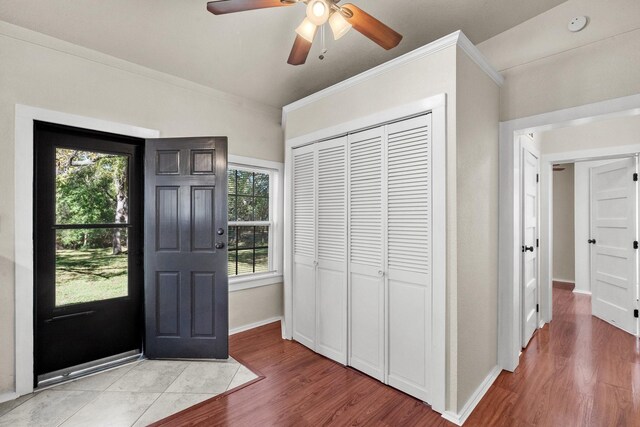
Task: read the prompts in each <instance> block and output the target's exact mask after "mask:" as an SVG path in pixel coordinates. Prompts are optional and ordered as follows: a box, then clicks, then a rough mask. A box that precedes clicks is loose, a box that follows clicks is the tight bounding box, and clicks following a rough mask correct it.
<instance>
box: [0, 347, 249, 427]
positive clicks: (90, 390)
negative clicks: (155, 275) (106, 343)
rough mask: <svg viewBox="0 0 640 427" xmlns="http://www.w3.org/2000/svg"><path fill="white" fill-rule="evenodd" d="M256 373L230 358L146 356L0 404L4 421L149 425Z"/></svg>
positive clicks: (0, 426)
mask: <svg viewBox="0 0 640 427" xmlns="http://www.w3.org/2000/svg"><path fill="white" fill-rule="evenodd" d="M256 378H257V375H256V374H254V373H253V372H252V371H250V370H249V369H248V368H246V367H245V366H243V365H242V364H240V363H238V362H237V361H236V360H234V359H232V358H229V360H228V361H226V362H222V361H177V360H176V361H173V360H171V361H169V360H143V361H139V362H135V363H131V364H128V365H126V366H122V367H119V368H114V369H112V370H109V371H106V372H101V373H99V374H95V375H92V376H89V377H84V378H80V379H78V380H75V381H71V382H68V383H64V384H60V385H57V386H54V387H51V388H48V389H46V390H42V391H39V392H36V393H33V394H30V395H27V396H23V397H20V398H18V399H16V400H14V401H11V402H6V403H1V404H0V427H4V426H47V427H48V426H64V427H68V426H127V427H128V426H146V425H148V424H150V423H152V422H155V421H158V420H160V419H162V418H165V417H167V416H169V415H171V414H174V413H176V412H179V411H181V410H183V409H186V408H188V407H190V406H193V405H195V404H196V403H199V402H202V401H204V400H207V399H209V398H211V397H213V396H216V395H218V394H220V393H224V392H225V391H227V390H231V389H232V388H235V387H238V386H240V385H242V384H245V383H247V382H249V381H252V380H254V379H256Z"/></svg>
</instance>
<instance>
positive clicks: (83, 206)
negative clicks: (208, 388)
mask: <svg viewBox="0 0 640 427" xmlns="http://www.w3.org/2000/svg"><path fill="white" fill-rule="evenodd" d="M143 142H144V140H141V139H138V138H131V137H124V136H119V135H113V134H107V133H102V132H94V131H87V130H82V129H77V128H71V127H66V126H61V125H53V124H48V123H44V122H36V123H35V127H34V144H35V147H34V149H35V194H34V196H35V197H34V216H33V218H34V231H35V233H34V237H35V238H34V256H35V260H34V262H35V299H34V302H35V327H34V333H35V340H34V341H35V363H34V371H35V372H34V373H35V375H34V379H35V381H34V383H35V385H36V386H38V385H39V386H42V385H47V384H49V383H51V382H55V381H59V380H63V379H68V378H69V377H72V376H77V375H80V374H84V373H87V372H90V371H91V370H92V369H93V368H94V366H95V365H102V366H103V367H104V366H105V365H108V364H110V363H114V362H116V361H122V360H123V359H124V360H126V359H127V358H132V357H136V356H137V355H139V354H140V353H141V352H142V349H143V348H142V298H143V280H144V275H143V268H142V264H143V252H142V247H143V244H142V243H143V242H142V236H143V234H142V233H143V229H142V219H143V203H142V200H143V175H142V173H143V152H142V149H143V145H142V144H143Z"/></svg>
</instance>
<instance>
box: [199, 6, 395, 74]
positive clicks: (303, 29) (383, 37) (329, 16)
mask: <svg viewBox="0 0 640 427" xmlns="http://www.w3.org/2000/svg"><path fill="white" fill-rule="evenodd" d="M339 2H340V0H215V1H210V2H209V3H207V10H208V11H209V12H211V13H213V14H214V15H224V14H227V13H234V12H243V11H245V10H255V9H265V8H269V7H281V6H293V5H294V4H297V3H304V4H306V5H307V6H306V8H307V16H306V18H305V19H304V21H302V23H301V24H300V26H299V27H298V28H297V29H296V33H297V35H296V40H295V42H294V43H293V48H292V49H291V54H290V55H289V60H288V61H287V62H288V63H289V64H291V65H302V64H304V63H305V62H306V61H307V56H308V55H309V51H310V50H311V45H312V44H313V39H314V38H315V35H316V31H317V30H318V28H320V27H322V26H323V25H324V24H326V23H327V22H329V25H330V26H331V30H332V32H333V37H334V39H335V40H338V39H339V38H340V37H342V36H344V35H345V34H346V33H347V32H348V31H349V30H350V29H351V28H352V27H353V28H355V30H356V31H358V32H360V33H361V34H363V35H364V36H366V37H368V38H369V39H371V40H373V41H374V42H375V43H377V44H379V45H380V46H382V47H383V48H385V49H387V50H389V49H393V48H394V47H396V46H398V44H399V43H400V41H401V40H402V35H401V34H399V33H397V32H395V31H394V30H393V29H391V28H389V27H388V26H386V25H385V24H383V23H382V22H380V21H378V20H377V19H376V18H374V17H373V16H371V15H369V14H368V13H366V12H364V11H363V10H362V9H360V8H359V7H357V6H355V5H353V4H345V5H343V6H340V5H338V3H339Z"/></svg>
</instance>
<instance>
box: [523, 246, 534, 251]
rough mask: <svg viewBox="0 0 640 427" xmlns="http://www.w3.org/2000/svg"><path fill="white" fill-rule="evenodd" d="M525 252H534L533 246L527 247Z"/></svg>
mask: <svg viewBox="0 0 640 427" xmlns="http://www.w3.org/2000/svg"><path fill="white" fill-rule="evenodd" d="M524 251H525V252H533V246H525V247H524Z"/></svg>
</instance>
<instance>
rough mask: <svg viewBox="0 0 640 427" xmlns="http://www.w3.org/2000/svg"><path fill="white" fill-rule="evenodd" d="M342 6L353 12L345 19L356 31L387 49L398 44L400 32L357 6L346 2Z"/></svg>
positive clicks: (400, 36)
mask: <svg viewBox="0 0 640 427" xmlns="http://www.w3.org/2000/svg"><path fill="white" fill-rule="evenodd" d="M342 7H343V8H344V9H347V10H348V11H349V12H351V13H352V14H353V16H351V17H350V18H349V17H347V16H345V19H346V20H347V21H349V23H350V24H351V25H352V26H353V28H355V29H356V31H358V32H360V33H362V34H363V35H364V36H366V37H368V38H370V39H371V40H373V41H374V42H376V43H377V44H379V45H380V46H382V47H383V48H385V49H387V50H389V49H393V48H394V47H396V46H398V45H399V44H400V41H401V40H402V34H399V33H397V32H395V31H394V30H393V29H391V28H389V27H387V26H386V25H385V24H383V23H382V22H380V21H378V20H377V19H376V18H374V17H373V16H371V15H369V14H368V13H367V12H364V11H363V10H362V9H360V8H359V7H358V6H355V5H353V4H351V3H348V4H345V5H344V6H342Z"/></svg>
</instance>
